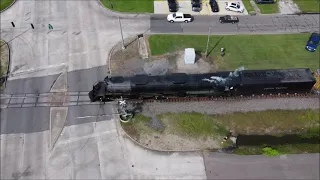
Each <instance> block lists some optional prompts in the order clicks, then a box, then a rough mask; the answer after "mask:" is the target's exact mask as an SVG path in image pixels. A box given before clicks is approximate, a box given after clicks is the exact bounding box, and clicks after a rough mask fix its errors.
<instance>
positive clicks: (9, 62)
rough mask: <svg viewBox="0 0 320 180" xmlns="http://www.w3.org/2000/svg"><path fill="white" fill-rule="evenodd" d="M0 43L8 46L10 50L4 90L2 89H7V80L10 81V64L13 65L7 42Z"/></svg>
mask: <svg viewBox="0 0 320 180" xmlns="http://www.w3.org/2000/svg"><path fill="white" fill-rule="evenodd" d="M0 41H2V42H4V44H5V45H6V46H7V48H8V69H7V74H6V75H5V76H4V77H5V80H4V86H3V88H2V89H5V88H6V86H7V79H8V77H9V73H10V64H11V57H10V47H9V45H8V43H7V42H5V41H4V40H0ZM1 78H2V77H1Z"/></svg>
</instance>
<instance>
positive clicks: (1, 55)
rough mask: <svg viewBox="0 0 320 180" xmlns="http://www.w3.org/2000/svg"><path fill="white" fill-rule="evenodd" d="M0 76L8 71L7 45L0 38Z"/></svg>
mask: <svg viewBox="0 0 320 180" xmlns="http://www.w3.org/2000/svg"><path fill="white" fill-rule="evenodd" d="M0 47H1V49H0V51H1V52H0V77H2V76H3V75H5V74H6V73H7V71H8V63H9V62H8V53H6V51H8V49H7V46H6V45H5V44H4V42H3V41H2V40H0Z"/></svg>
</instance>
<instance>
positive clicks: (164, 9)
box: [154, 0, 248, 15]
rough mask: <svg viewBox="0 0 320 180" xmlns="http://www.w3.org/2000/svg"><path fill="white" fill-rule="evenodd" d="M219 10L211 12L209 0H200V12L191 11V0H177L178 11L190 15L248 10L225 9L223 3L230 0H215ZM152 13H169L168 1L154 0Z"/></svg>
mask: <svg viewBox="0 0 320 180" xmlns="http://www.w3.org/2000/svg"><path fill="white" fill-rule="evenodd" d="M217 2H218V6H219V9H220V11H219V12H212V10H211V7H210V4H209V0H202V10H201V11H200V12H194V11H192V7H191V0H183V1H178V3H179V10H178V12H183V13H186V14H192V15H248V11H247V10H246V9H245V11H244V12H243V13H237V12H232V11H227V10H225V6H226V5H225V3H226V2H230V1H228V0H217ZM232 2H239V3H240V5H241V6H244V5H243V3H242V0H233V1H232ZM154 13H155V14H170V13H172V12H170V11H169V7H168V2H167V1H154Z"/></svg>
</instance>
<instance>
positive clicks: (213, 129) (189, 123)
mask: <svg viewBox="0 0 320 180" xmlns="http://www.w3.org/2000/svg"><path fill="white" fill-rule="evenodd" d="M319 116H320V113H319V112H318V111H317V110H296V111H292V110H286V111H285V110H269V111H261V112H248V113H242V112H237V113H232V114H223V115H205V114H201V113H167V114H162V115H159V119H160V120H161V121H162V122H166V121H167V122H168V123H170V124H167V126H168V127H170V128H173V132H175V133H182V134H190V135H193V136H207V135H210V134H220V135H226V133H227V132H228V130H229V129H231V130H233V131H235V132H236V133H238V134H248V135H250V134H256V135H257V134H260V135H265V134H270V135H272V134H284V133H285V132H287V131H289V130H290V132H291V133H295V132H296V133H299V134H300V133H304V132H306V130H307V129H309V130H312V131H307V133H308V134H313V133H314V129H313V128H314V127H318V126H319ZM302 128H303V129H302Z"/></svg>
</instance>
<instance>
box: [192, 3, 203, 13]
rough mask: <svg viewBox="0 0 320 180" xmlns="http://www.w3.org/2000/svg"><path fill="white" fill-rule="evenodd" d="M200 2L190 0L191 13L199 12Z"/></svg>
mask: <svg viewBox="0 0 320 180" xmlns="http://www.w3.org/2000/svg"><path fill="white" fill-rule="evenodd" d="M201 1H202V0H191V6H192V11H195V12H200V11H201V4H202V3H201Z"/></svg>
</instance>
